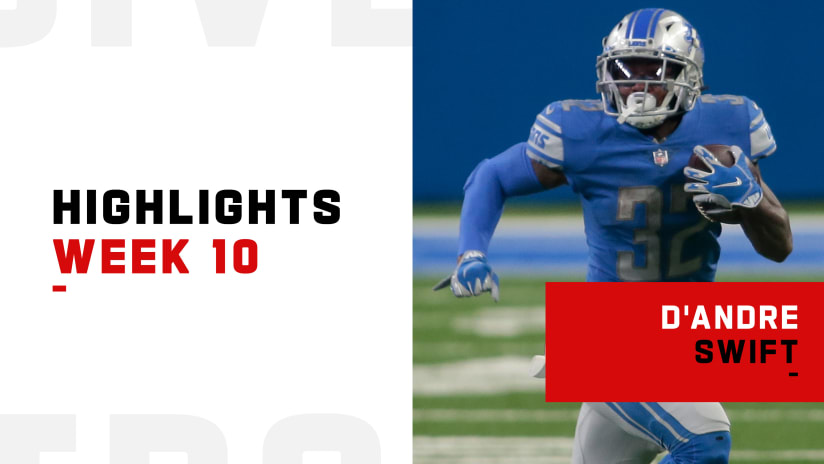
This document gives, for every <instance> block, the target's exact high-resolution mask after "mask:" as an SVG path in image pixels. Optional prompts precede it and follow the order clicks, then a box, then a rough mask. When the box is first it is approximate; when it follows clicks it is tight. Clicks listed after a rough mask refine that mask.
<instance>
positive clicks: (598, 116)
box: [436, 8, 792, 464]
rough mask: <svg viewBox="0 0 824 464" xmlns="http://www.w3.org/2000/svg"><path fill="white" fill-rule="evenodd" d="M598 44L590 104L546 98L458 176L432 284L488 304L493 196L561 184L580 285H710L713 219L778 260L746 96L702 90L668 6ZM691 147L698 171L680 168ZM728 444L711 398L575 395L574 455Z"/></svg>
mask: <svg viewBox="0 0 824 464" xmlns="http://www.w3.org/2000/svg"><path fill="white" fill-rule="evenodd" d="M602 45H603V53H602V54H601V55H600V56H599V57H598V60H597V75H598V81H597V89H598V91H599V92H600V94H601V99H600V100H564V101H559V102H555V103H552V104H550V105H549V106H547V107H546V108H545V109H544V110H543V111H542V112H541V113H540V114H538V116H537V118H536V120H535V124H534V125H533V126H532V130H531V132H530V134H529V138H528V140H527V141H526V142H523V143H519V144H517V145H514V146H512V147H511V148H509V149H508V150H506V151H505V152H503V153H501V154H500V155H498V156H496V157H494V158H492V159H487V160H484V161H482V162H481V163H480V164H479V165H478V166H477V167H476V168H475V170H474V171H473V172H472V173H471V174H470V176H469V178H468V179H467V181H466V184H465V186H464V192H465V194H464V202H463V208H462V211H461V224H460V239H459V250H458V251H459V258H458V266H457V268H456V269H455V271H454V272H453V273H452V275H451V276H450V277H448V278H447V279H445V280H444V281H443V282H442V283H441V284H439V285H438V286H436V289H437V288H441V287H444V286H447V285H449V286H451V288H452V291H453V293H454V294H455V295H456V296H459V297H463V296H477V295H480V294H482V293H483V292H491V294H492V298H493V299H495V300H496V301H497V300H498V297H499V289H498V277H497V276H496V275H495V273H494V272H493V271H492V268H491V267H490V264H489V263H488V262H487V258H486V251H487V247H488V245H489V241H490V239H491V237H492V234H493V232H494V230H495V227H496V225H497V223H498V220H499V219H500V216H501V213H502V210H503V205H504V201H505V200H506V199H507V198H508V197H511V196H515V195H526V194H530V193H535V192H539V191H542V190H546V189H552V188H555V187H558V186H561V185H564V184H568V185H569V186H570V187H571V188H572V190H573V191H574V192H576V193H578V194H579V195H580V196H581V199H582V205H583V213H584V223H585V226H586V238H587V243H588V245H589V264H588V270H587V280H588V281H596V282H603V281H712V280H714V276H715V270H716V264H717V262H718V257H719V252H720V248H719V244H718V236H719V235H720V233H721V225H720V223H719V222H718V221H723V222H732V223H740V224H741V227H742V228H743V230H744V232H745V233H746V236H747V237H748V239H749V240H750V242H751V243H752V245H753V247H754V248H755V250H756V251H757V252H758V253H760V254H761V255H763V256H765V257H767V258H769V259H771V260H774V261H779V262H780V261H783V260H784V259H785V258H786V257H787V256H788V255H789V253H790V252H791V250H792V234H791V231H790V223H789V218H788V216H787V213H786V211H785V210H784V208H783V207H782V206H781V204H780V203H779V201H778V199H777V198H776V197H775V195H774V194H773V193H772V191H771V190H770V189H769V187H768V186H767V184H766V183H765V182H764V180H763V178H762V176H761V172H760V169H759V166H758V162H759V161H760V160H761V159H763V158H765V157H767V156H770V155H772V154H773V153H774V152H775V149H776V144H775V141H774V139H773V135H772V133H771V131H770V126H769V124H767V121H766V119H765V118H764V114H763V112H762V110H761V109H760V108H759V107H758V106H757V105H756V104H755V103H754V102H753V101H751V100H749V99H748V98H746V97H742V96H734V95H701V91H702V89H703V86H704V83H703V73H702V67H703V64H704V49H703V46H702V43H701V39H700V37H699V35H698V32H697V31H696V30H695V28H694V27H693V26H692V25H691V24H690V23H689V22H688V21H686V20H685V19H684V18H683V17H682V16H680V15H679V14H677V13H675V12H673V11H670V10H665V9H654V8H650V9H642V10H638V11H635V12H632V13H630V14H628V15H627V16H625V17H624V18H623V19H622V20H621V21H620V22H619V23H618V24H617V25H616V26H615V27H614V28H613V30H612V32H610V34H609V35H608V36H607V37H605V38H604V40H603V44H602ZM708 144H721V145H728V146H733V147H734V148H733V149H732V150H731V151H732V154H733V160H734V164H733V165H732V166H730V167H727V166H725V165H723V164H722V163H721V162H719V161H718V160H717V159H716V158H715V156H713V154H712V153H710V152H709V151H708V150H707V149H706V148H704V146H703V145H708ZM693 154H695V155H696V156H698V157H700V158H699V159H701V160H703V161H704V162H705V163H706V166H707V167H708V169H706V170H701V169H696V168H694V167H690V166H689V165H688V164H689V160H690V158H691V157H692V156H693ZM710 171H711V172H710ZM536 371H537V370H536ZM729 450H730V434H729V420H728V419H727V416H726V414H725V413H724V410H723V408H722V407H721V405H720V404H719V403H585V404H584V406H583V407H582V409H581V413H580V416H579V418H578V425H577V427H576V432H575V445H574V451H573V462H574V463H576V464H581V463H587V464H600V463H618V462H620V463H648V462H650V461H651V460H652V459H653V458H654V456H655V455H656V454H657V453H659V452H662V451H668V452H669V454H668V455H667V457H666V458H665V459H664V461H662V463H679V464H680V463H694V464H710V463H726V462H727V461H728V456H729Z"/></svg>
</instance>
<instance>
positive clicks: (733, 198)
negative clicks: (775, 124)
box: [684, 99, 793, 262]
mask: <svg viewBox="0 0 824 464" xmlns="http://www.w3.org/2000/svg"><path fill="white" fill-rule="evenodd" d="M745 104H746V105H747V106H746V108H747V112H748V113H747V115H748V118H747V119H746V121H747V125H748V130H749V135H750V137H749V139H750V144H749V145H750V146H749V150H750V152H749V153H746V154H745V153H743V151H742V149H741V148H740V147H735V146H733V147H732V148H733V155H734V161H735V163H734V165H733V166H730V167H725V166H723V165H722V164H720V163H718V161H717V160H715V161H713V156H712V155H711V154H710V153H709V152H707V150H706V149H705V148H704V147H701V146H697V147H695V154H696V155H698V156H700V157H701V158H703V159H704V161H705V163H706V164H707V166H711V165H714V168H713V169H710V170H711V171H714V172H712V173H703V172H700V171H697V170H695V169H692V168H690V167H687V168H685V169H684V174H685V175H686V176H687V177H688V178H690V179H691V180H693V181H694V182H691V183H687V185H686V186H685V190H686V191H687V192H692V193H696V194H697V195H696V196H694V197H693V201H695V204H696V207H697V208H698V210H699V211H700V212H701V213H702V214H704V215H705V216H706V217H707V218H708V219H711V220H718V221H721V222H730V223H740V224H741V227H742V228H743V229H744V233H745V234H746V235H747V238H748V239H749V240H750V242H751V243H752V245H753V248H755V250H756V251H757V252H758V253H759V254H761V255H762V256H764V257H765V258H768V259H771V260H773V261H777V262H781V261H784V260H785V259H787V256H789V254H790V252H792V249H793V238H792V231H791V230H790V219H789V216H788V215H787V211H785V210H784V207H783V206H781V203H780V202H779V201H778V198H777V197H776V196H775V194H774V193H773V192H772V190H771V189H770V188H769V186H767V184H766V182H764V179H763V178H762V176H761V170H760V168H759V167H758V164H757V163H758V161H759V160H761V159H763V158H766V157H768V156H770V155H772V154H773V153H774V152H775V151H776V142H775V139H774V138H773V134H772V130H770V125H769V124H768V123H767V120H766V119H765V117H764V112H763V111H762V110H761V108H759V107H758V105H756V104H755V103H754V102H752V101H751V100H749V99H745Z"/></svg>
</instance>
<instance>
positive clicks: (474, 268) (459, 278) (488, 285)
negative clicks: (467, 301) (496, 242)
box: [432, 250, 500, 302]
mask: <svg viewBox="0 0 824 464" xmlns="http://www.w3.org/2000/svg"><path fill="white" fill-rule="evenodd" d="M447 285H449V286H450V287H451V288H452V293H454V294H455V296H457V297H465V296H478V295H480V294H482V293H483V292H490V293H491V294H492V299H493V300H495V301H496V302H497V301H498V298H499V297H500V291H499V289H498V276H497V275H496V274H495V273H494V272H492V268H491V267H490V266H489V264H488V263H487V262H486V255H485V254H483V253H482V252H480V251H475V250H472V251H467V252H466V253H464V254H463V256H461V261H460V262H459V263H458V267H457V268H455V271H454V272H452V275H450V276H448V277H447V278H445V279H443V280H442V281H440V282H438V284H437V285H435V287H434V288H432V290H440V289H442V288H444V287H446V286H447Z"/></svg>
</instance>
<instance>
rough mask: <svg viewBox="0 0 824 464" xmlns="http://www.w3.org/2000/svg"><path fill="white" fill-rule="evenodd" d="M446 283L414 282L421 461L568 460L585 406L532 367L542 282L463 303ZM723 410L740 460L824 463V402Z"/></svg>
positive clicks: (539, 336) (499, 463)
mask: <svg viewBox="0 0 824 464" xmlns="http://www.w3.org/2000/svg"><path fill="white" fill-rule="evenodd" d="M582 277H583V276H559V277H558V278H557V280H581V279H582ZM719 278H720V279H722V280H729V281H750V280H755V281H765V280H774V279H769V278H765V276H763V275H757V276H742V275H724V274H722V273H719ZM437 280H438V278H437V277H429V278H424V277H416V279H415V281H414V333H413V339H414V358H413V362H414V367H415V396H414V400H413V405H414V434H415V463H416V464H446V463H473V464H474V463H479V464H533V463H534V464H538V463H546V464H552V463H562V462H569V453H570V444H571V437H572V435H573V432H574V428H575V418H576V415H577V409H578V404H574V403H558V404H547V403H545V402H544V400H543V382H542V381H540V380H536V379H530V378H528V377H527V375H526V369H525V365H527V364H528V361H529V359H530V358H531V357H532V355H534V354H539V353H542V352H543V343H544V341H543V322H542V321H543V319H542V317H543V309H542V308H543V283H542V281H536V280H527V279H518V278H502V280H501V301H500V302H499V303H497V304H495V303H493V302H492V300H491V298H489V297H488V296H487V295H484V296H483V297H480V298H463V299H457V298H455V297H453V296H452V294H451V293H450V292H449V290H448V289H445V290H442V291H440V292H437V293H436V292H432V291H431V287H432V285H433V284H434V283H435V282H436V281H437ZM782 280H792V281H821V280H824V276H822V275H791V276H784V277H783V278H782ZM650 381H653V382H654V381H655V378H654V374H653V375H652V376H651V379H650ZM724 407H725V408H726V410H727V412H728V414H729V416H730V419H731V421H732V424H733V427H732V435H733V454H732V460H731V462H733V463H735V462H747V463H758V464H767V463H783V464H792V463H796V464H802V463H803V464H809V463H813V462H817V463H824V403H814V404H810V403H725V404H724Z"/></svg>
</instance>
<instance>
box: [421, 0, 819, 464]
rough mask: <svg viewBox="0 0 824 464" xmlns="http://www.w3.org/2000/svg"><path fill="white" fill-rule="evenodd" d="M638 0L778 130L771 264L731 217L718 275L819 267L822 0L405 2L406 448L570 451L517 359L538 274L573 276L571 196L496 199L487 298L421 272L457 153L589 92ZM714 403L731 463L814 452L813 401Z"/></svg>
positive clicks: (436, 255) (559, 407)
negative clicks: (409, 165)
mask: <svg viewBox="0 0 824 464" xmlns="http://www.w3.org/2000/svg"><path fill="white" fill-rule="evenodd" d="M649 6H661V7H665V8H670V9H673V10H675V11H678V12H679V13H681V14H682V15H684V16H685V17H686V18H688V19H689V20H690V21H691V22H692V24H693V25H694V26H695V27H696V29H697V30H698V31H699V33H700V34H701V36H702V38H703V40H704V43H705V47H706V54H707V63H706V65H705V68H704V71H705V76H706V83H707V84H708V85H709V86H710V90H709V93H714V94H725V93H730V94H740V95H746V96H748V97H750V98H752V99H753V100H755V101H756V102H758V104H759V105H760V106H761V107H762V108H764V111H765V114H766V116H767V119H768V120H769V122H770V125H771V126H772V129H773V133H774V134H775V137H776V140H777V141H778V147H779V148H778V151H777V152H776V154H775V155H774V156H773V157H772V158H770V159H767V160H764V161H763V162H762V164H761V166H762V172H763V173H764V177H765V180H766V181H767V182H768V183H769V185H770V186H771V187H772V189H773V190H774V191H775V192H776V194H777V195H778V197H779V198H780V199H781V200H782V201H783V202H784V203H785V206H786V207H787V210H788V211H789V212H790V216H791V220H792V226H793V232H794V239H795V250H794V252H793V254H792V255H791V257H790V258H789V259H788V260H787V261H786V262H784V263H782V264H775V263H771V262H769V261H767V260H765V259H763V258H760V257H759V256H758V255H757V254H756V253H755V252H754V251H752V249H751V247H750V245H749V242H748V241H747V239H746V237H744V235H743V234H742V233H741V231H740V229H739V228H737V227H725V230H724V233H723V235H722V256H721V261H720V263H719V272H718V279H719V280H726V281H775V280H786V281H822V280H824V182H822V181H821V180H820V178H821V177H822V173H824V153H822V149H821V148H820V146H821V145H820V143H819V142H818V133H819V132H820V127H824V124H823V123H824V113H822V108H821V105H820V104H819V102H818V100H819V99H820V97H819V95H818V91H819V90H818V89H819V88H820V86H818V85H816V84H817V79H819V76H821V75H822V72H821V71H822V70H824V62H822V61H821V59H820V58H819V57H818V54H817V52H818V50H819V48H820V47H819V44H820V43H821V41H822V40H821V39H820V37H819V31H818V28H817V27H816V26H815V25H814V21H813V19H814V18H821V17H824V15H822V13H824V3H819V2H800V1H788V2H782V3H781V6H777V5H775V4H767V3H764V4H759V3H752V2H744V1H730V2H714V3H713V4H712V6H711V7H709V6H708V5H707V4H703V3H699V2H685V1H671V2H668V3H667V4H666V5H664V4H662V5H649V4H640V3H632V2H630V3H626V2H621V3H619V2H606V1H602V0H598V1H594V2H589V3H587V7H586V14H583V13H582V12H581V11H580V10H579V8H580V4H578V3H576V2H545V1H540V0H511V1H508V2H503V1H499V0H496V1H492V0H471V1H470V0H450V1H448V2H442V1H434V0H416V1H415V3H414V28H415V29H414V37H415V39H414V48H413V55H414V108H415V113H414V144H415V146H414V150H415V151H414V153H415V156H414V168H413V171H414V200H415V205H414V210H415V218H414V221H415V226H414V239H413V240H414V293H413V298H414V433H415V445H414V446H415V463H417V464H446V463H458V464H462V463H467V464H468V463H473V464H533V463H534V464H538V463H544V464H551V463H568V462H569V456H570V454H571V443H572V441H571V437H572V435H573V432H574V426H575V420H576V417H577V409H578V405H577V404H567V403H563V404H547V403H544V401H543V383H542V382H541V381H538V380H535V379H531V378H528V377H527V375H526V372H527V366H528V364H529V360H530V358H531V356H532V355H534V354H538V353H541V352H542V351H543V324H544V319H543V293H542V292H543V282H545V281H552V280H562V281H568V280H583V278H584V274H585V268H586V242H585V239H584V235H583V224H582V220H581V215H580V210H579V207H578V204H577V201H576V199H575V197H574V195H573V194H572V193H571V192H570V191H569V189H568V188H561V189H558V190H557V191H552V192H547V193H544V194H540V195H537V196H534V197H530V198H525V199H517V200H516V201H512V202H510V203H509V205H508V207H507V210H506V211H505V213H504V218H503V220H502V222H501V225H500V226H499V228H498V231H497V232H496V236H495V238H494V239H493V241H492V244H491V247H490V250H489V256H490V260H491V262H492V264H493V266H494V268H495V269H496V271H497V272H498V273H499V275H500V277H501V294H502V299H501V302H500V303H498V304H494V303H492V301H491V299H490V298H489V297H486V296H485V297H483V298H473V299H462V300H458V299H456V298H454V297H453V296H452V295H451V294H450V293H449V291H448V290H445V291H443V292H440V293H434V292H432V291H431V287H432V285H433V284H434V283H435V282H437V281H438V280H439V279H440V278H442V277H443V276H445V275H446V274H448V273H449V272H450V271H451V270H452V268H453V266H454V263H455V253H456V248H457V226H458V214H459V212H460V199H461V197H462V186H463V182H464V180H465V178H466V176H467V175H468V174H469V172H470V171H471V170H472V168H473V167H474V166H475V165H476V164H477V163H478V162H479V161H480V160H481V159H483V158H486V157H490V156H494V155H495V154H497V153H499V152H501V151H502V150H504V149H506V148H507V147H509V146H510V145H512V144H514V143H516V142H519V141H521V140H524V139H525V137H526V135H527V133H528V131H529V127H530V126H531V124H532V121H533V119H534V116H535V114H537V112H539V111H540V110H541V109H542V108H543V107H544V106H545V105H546V104H547V103H549V102H551V101H554V100H559V99H566V98H596V97H597V94H596V93H595V89H594V87H595V85H594V83H595V72H594V64H595V57H596V56H597V54H598V53H599V52H600V49H599V45H600V39H601V37H603V36H604V35H606V33H607V32H608V31H609V30H610V29H611V28H612V27H613V26H614V24H615V23H616V22H617V21H618V20H619V19H620V18H621V17H623V15H624V14H626V13H628V12H629V11H632V10H634V9H637V8H643V7H649ZM822 331H824V328H822ZM616 380H619V379H604V381H605V382H609V381H616ZM649 380H650V382H655V374H654V372H650V379H649ZM662 388H665V387H664V386H662ZM708 388H712V387H711V385H708ZM725 407H726V409H727V411H728V413H729V415H730V418H731V420H732V421H733V455H732V462H747V463H763V464H766V463H788V464H791V463H797V464H802V463H804V464H809V463H813V462H818V463H824V404H817V403H816V404H808V403H803V404H801V403H726V404H725Z"/></svg>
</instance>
